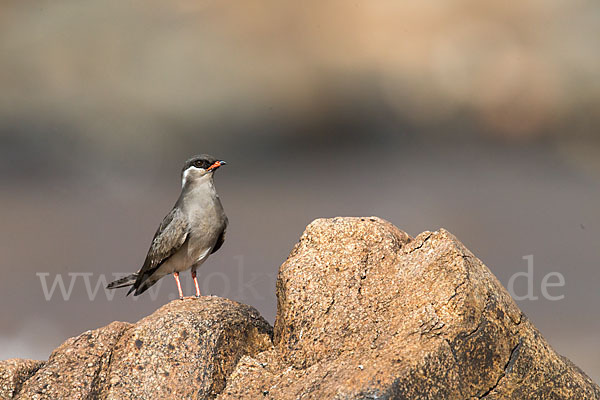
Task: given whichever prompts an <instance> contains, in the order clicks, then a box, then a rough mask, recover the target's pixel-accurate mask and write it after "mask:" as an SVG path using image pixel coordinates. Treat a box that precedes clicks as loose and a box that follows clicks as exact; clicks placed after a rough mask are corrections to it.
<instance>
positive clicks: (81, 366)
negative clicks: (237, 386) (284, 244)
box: [0, 297, 272, 400]
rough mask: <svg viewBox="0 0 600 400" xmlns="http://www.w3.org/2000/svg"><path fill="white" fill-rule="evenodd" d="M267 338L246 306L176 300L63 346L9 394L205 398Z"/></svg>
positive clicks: (209, 299)
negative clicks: (152, 311) (139, 318)
mask: <svg viewBox="0 0 600 400" xmlns="http://www.w3.org/2000/svg"><path fill="white" fill-rule="evenodd" d="M271 336H272V328H271V327H270V326H269V324H268V323H267V322H266V321H265V320H264V319H263V318H262V317H260V315H259V314H258V312H257V311H256V310H255V309H253V308H251V307H249V306H246V305H243V304H239V303H236V302H233V301H230V300H226V299H220V298H216V297H202V298H200V299H186V300H184V301H181V300H175V301H172V302H171V303H169V304H167V305H165V306H163V307H162V308H160V309H159V310H157V311H156V312H154V313H153V314H152V315H150V316H148V317H146V318H144V319H142V320H140V321H139V322H138V323H137V324H135V325H132V324H128V323H123V322H113V323H112V324H110V325H108V326H106V327H104V328H100V329H97V330H94V331H88V332H85V333H83V334H81V335H80V336H78V337H76V338H71V339H69V340H67V341H66V342H65V343H64V344H62V345H61V346H60V347H59V348H57V349H56V350H55V351H54V352H53V353H52V355H51V356H50V359H49V360H48V362H47V363H45V364H44V365H43V366H41V368H39V369H37V372H35V374H33V376H31V377H30V378H29V379H27V380H25V382H24V383H22V382H21V383H22V386H20V385H19V386H17V385H14V386H13V391H14V392H16V398H17V399H53V400H54V399H96V398H99V399H160V398H187V399H210V398H214V397H215V396H216V395H217V393H219V392H220V391H221V390H222V389H223V387H224V386H225V381H226V379H227V376H228V375H229V374H230V373H231V371H232V370H233V369H234V368H235V366H236V364H237V362H238V360H239V359H240V358H241V357H242V356H243V355H254V354H256V353H258V352H260V351H262V350H265V349H268V348H269V346H270V345H271ZM38 367H39V366H38ZM0 368H2V365H1V364H0ZM32 368H33V367H32ZM6 398H10V397H8V396H7V397H6Z"/></svg>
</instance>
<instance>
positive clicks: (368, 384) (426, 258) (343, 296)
mask: <svg viewBox="0 0 600 400" xmlns="http://www.w3.org/2000/svg"><path fill="white" fill-rule="evenodd" d="M277 299H278V309H277V319H276V323H275V336H274V347H273V348H272V349H270V350H269V351H266V352H263V353H260V354H258V355H256V356H253V357H252V356H247V357H243V358H242V360H241V361H240V363H239V364H238V366H237V368H236V370H235V371H234V372H233V374H232V375H231V377H230V378H229V380H228V384H227V387H226V388H225V390H224V391H223V393H222V394H221V395H220V396H219V398H220V399H239V398H244V399H257V398H268V399H300V398H302V399H482V398H486V399H598V398H600V389H599V388H598V386H597V385H595V384H594V383H593V382H592V381H591V380H590V379H589V378H588V377H587V376H586V375H585V374H584V373H583V372H582V371H581V370H579V369H578V368H577V367H575V366H574V365H573V364H571V363H570V362H569V361H568V360H566V359H565V358H563V357H561V356H560V355H558V354H556V352H554V350H553V349H552V348H551V347H550V346H549V345H548V343H547V342H546V341H545V340H544V338H543V337H542V336H541V335H540V333H539V332H538V331H537V330H536V329H535V327H534V326H533V325H532V324H531V322H530V321H529V320H528V319H527V318H526V317H525V316H524V315H523V314H522V313H521V311H520V310H519V308H518V307H517V306H516V304H515V303H514V301H513V300H512V299H511V297H510V296H509V294H508V293H507V292H506V290H505V289H504V288H503V287H502V286H501V284H500V283H499V282H498V280H497V279H496V278H495V277H494V276H493V275H492V273H491V272H490V271H489V269H488V268H487V267H486V266H485V265H483V264H482V263H481V261H480V260H478V259H477V258H476V257H475V256H474V255H473V254H472V253H471V252H470V251H469V250H467V249H466V248H465V247H464V246H463V245H462V244H461V243H460V242H459V241H458V240H457V239H456V238H455V237H454V236H452V235H451V234H450V233H448V232H447V231H445V230H440V231H438V232H425V233H422V234H420V235H419V236H418V237H417V238H415V239H411V238H410V237H409V236H408V235H407V234H406V233H404V232H402V231H399V230H398V229H396V228H395V227H394V226H392V225H391V224H389V223H388V222H386V221H383V220H381V219H378V218H335V219H321V220H316V221H315V222H313V223H312V224H311V225H310V226H309V227H308V228H307V229H306V231H305V232H304V234H303V235H302V238H301V239H300V242H299V243H298V244H297V245H296V247H295V248H294V249H293V251H292V253H291V254H290V256H289V258H288V260H287V261H286V262H285V263H284V264H283V265H282V266H281V268H280V271H279V276H278V279H277Z"/></svg>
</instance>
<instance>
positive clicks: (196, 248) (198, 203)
mask: <svg viewBox="0 0 600 400" xmlns="http://www.w3.org/2000/svg"><path fill="white" fill-rule="evenodd" d="M182 200H183V201H182V203H183V204H182V208H183V211H184V213H185V215H186V218H187V219H188V224H189V239H188V252H189V253H190V256H192V257H195V258H198V257H200V256H201V255H202V254H203V253H205V252H206V251H210V249H212V247H214V245H215V243H216V242H217V240H218V238H219V235H220V234H221V232H223V229H224V228H225V227H226V224H227V217H226V216H225V211H224V210H223V205H222V204H221V200H220V199H219V196H218V195H217V192H216V190H215V188H214V185H213V183H212V181H207V182H202V183H200V184H198V185H194V186H193V187H191V188H190V189H189V190H188V191H187V193H185V194H184V196H183V198H182Z"/></svg>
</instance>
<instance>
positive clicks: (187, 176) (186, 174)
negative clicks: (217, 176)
mask: <svg viewBox="0 0 600 400" xmlns="http://www.w3.org/2000/svg"><path fill="white" fill-rule="evenodd" d="M188 182H189V183H190V184H193V185H194V186H203V185H209V186H211V187H212V186H213V182H212V173H210V172H206V170H204V169H202V168H197V167H194V166H191V167H189V168H188V169H186V170H185V171H183V176H182V178H181V188H183V187H185V185H186V184H187V183H188Z"/></svg>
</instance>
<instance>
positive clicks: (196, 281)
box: [192, 271, 201, 297]
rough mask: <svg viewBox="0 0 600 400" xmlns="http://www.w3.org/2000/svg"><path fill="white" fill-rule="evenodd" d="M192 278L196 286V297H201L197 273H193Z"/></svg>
mask: <svg viewBox="0 0 600 400" xmlns="http://www.w3.org/2000/svg"><path fill="white" fill-rule="evenodd" d="M192 278H193V279H194V285H196V297H200V296H201V295H200V286H198V279H196V271H192Z"/></svg>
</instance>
